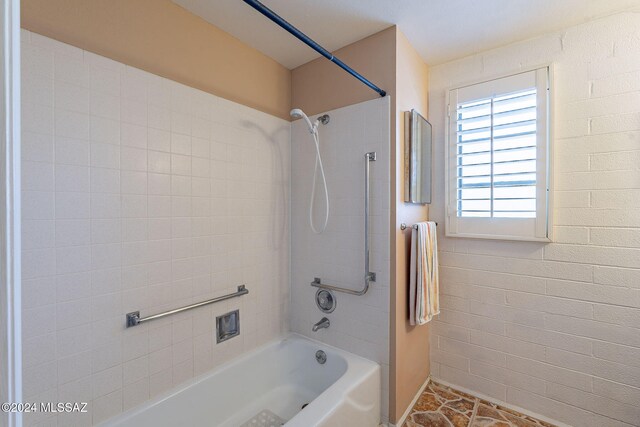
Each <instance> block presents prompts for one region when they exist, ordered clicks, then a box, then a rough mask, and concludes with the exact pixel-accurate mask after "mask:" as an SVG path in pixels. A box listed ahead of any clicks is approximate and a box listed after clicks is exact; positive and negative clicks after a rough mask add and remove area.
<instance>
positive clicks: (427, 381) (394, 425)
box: [389, 375, 431, 427]
mask: <svg viewBox="0 0 640 427" xmlns="http://www.w3.org/2000/svg"><path fill="white" fill-rule="evenodd" d="M429 381H431V375H429V376H428V377H427V379H426V380H425V382H424V384H422V385H421V386H420V389H418V392H417V393H416V395H415V396H414V397H413V400H412V401H411V403H410V404H409V406H407V409H406V410H405V411H404V414H402V416H401V417H400V419H399V420H398V423H397V424H391V423H389V427H396V426H401V425H403V424H404V422H405V421H406V420H407V417H408V416H409V414H410V413H411V410H412V409H413V407H414V406H415V404H416V402H417V401H418V399H419V398H420V395H422V393H423V392H424V389H425V388H427V385H429Z"/></svg>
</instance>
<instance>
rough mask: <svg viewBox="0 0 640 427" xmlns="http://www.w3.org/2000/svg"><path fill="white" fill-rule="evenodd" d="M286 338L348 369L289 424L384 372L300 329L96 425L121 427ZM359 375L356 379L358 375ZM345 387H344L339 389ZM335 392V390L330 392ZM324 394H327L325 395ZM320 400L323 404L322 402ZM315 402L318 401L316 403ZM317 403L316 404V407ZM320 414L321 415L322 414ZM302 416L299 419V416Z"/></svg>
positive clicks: (372, 362) (333, 407)
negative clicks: (328, 355)
mask: <svg viewBox="0 0 640 427" xmlns="http://www.w3.org/2000/svg"><path fill="white" fill-rule="evenodd" d="M285 341H303V342H307V343H311V344H313V345H317V346H320V347H319V348H318V349H319V350H323V349H329V350H330V351H331V352H335V353H337V354H339V355H341V356H343V357H344V359H345V361H346V363H347V368H346V370H345V371H344V372H343V373H342V374H341V375H340V376H339V377H338V378H337V379H336V380H335V381H334V382H333V383H331V385H329V387H327V388H326V389H325V390H324V391H323V392H322V393H320V394H319V395H318V396H317V397H316V398H315V399H313V400H312V401H311V402H309V405H308V406H307V407H306V408H305V410H307V411H306V412H305V413H304V414H303V415H305V416H304V417H298V416H299V415H301V414H302V411H299V412H298V413H297V414H296V415H294V416H293V418H291V419H290V420H288V421H287V423H289V422H291V421H294V422H296V423H297V422H299V421H302V420H304V418H309V417H310V415H308V414H310V413H311V412H316V411H313V410H314V409H316V408H318V406H319V405H320V404H321V403H322V404H324V405H327V406H329V405H330V409H335V407H336V405H337V404H338V403H339V402H340V401H341V400H342V399H343V398H344V397H345V395H346V394H348V392H349V391H351V390H353V389H354V388H355V387H357V386H358V385H359V384H360V383H361V382H362V381H364V379H365V376H366V375H371V374H373V373H375V372H380V373H381V367H380V364H378V363H377V362H375V361H373V360H369V359H367V358H365V357H362V356H359V355H357V354H354V353H351V352H349V351H347V350H344V349H341V348H338V347H335V346H333V345H330V344H326V343H323V342H322V341H318V340H316V339H313V338H309V337H307V336H306V335H302V334H299V333H297V332H288V333H286V334H281V335H279V336H278V337H275V338H273V339H272V340H270V341H268V342H266V343H264V344H262V345H259V346H257V347H255V348H254V349H252V350H251V351H249V352H247V353H244V354H241V355H240V356H238V357H236V358H234V359H231V360H228V361H226V362H224V363H222V364H221V365H220V366H217V367H216V368H214V369H212V370H210V371H207V372H204V373H202V374H199V375H198V376H195V377H193V378H191V379H189V380H187V381H185V382H183V383H181V384H180V385H178V387H172V388H171V389H169V390H167V391H165V392H163V393H160V394H159V395H158V396H156V397H154V398H152V399H149V400H146V401H145V402H144V403H142V404H141V405H137V406H134V407H132V408H130V409H127V410H126V411H123V412H121V413H120V414H118V415H116V416H114V417H111V418H108V419H106V420H104V421H101V422H100V423H98V424H96V426H97V427H109V426H117V425H118V424H117V423H118V422H123V421H126V420H127V419H129V418H132V417H134V416H136V415H139V414H141V413H143V412H145V411H147V410H150V409H152V408H153V407H154V406H157V405H159V404H161V403H163V402H165V401H166V400H168V399H171V398H172V397H174V396H176V395H178V394H180V393H182V392H184V391H185V390H187V389H188V388H191V387H194V386H196V385H197V384H200V383H201V382H204V381H206V380H207V379H208V378H210V377H212V376H214V375H216V374H218V373H219V372H220V371H223V370H225V369H229V368H230V367H232V366H234V365H236V364H240V363H242V362H244V361H246V360H247V359H250V358H251V357H252V356H254V355H255V354H256V353H260V352H261V351H264V350H266V349H268V348H269V347H273V346H276V345H278V343H282V342H285ZM354 377H355V378H354ZM357 377H362V378H360V381H355V379H356V378H357ZM349 379H350V380H352V381H351V382H347V380H349ZM338 389H341V390H338ZM330 392H332V393H330ZM323 396H324V397H323ZM318 401H319V403H318ZM314 402H316V404H315V405H313V404H314ZM312 405H313V406H312ZM330 414H331V411H329V412H325V413H323V415H324V416H323V417H321V418H318V419H317V420H318V421H321V419H322V418H325V417H326V416H328V415H330ZM318 415H319V414H318ZM296 418H299V419H296Z"/></svg>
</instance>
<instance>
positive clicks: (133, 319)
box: [127, 285, 249, 328]
mask: <svg viewBox="0 0 640 427" xmlns="http://www.w3.org/2000/svg"><path fill="white" fill-rule="evenodd" d="M248 293H249V290H248V289H247V288H246V287H245V286H244V285H240V286H238V290H237V291H236V292H234V293H232V294H227V295H222V296H220V297H217V298H212V299H208V300H206V301H201V302H197V303H195V304H191V305H185V306H184V307H180V308H176V309H174V310H169V311H165V312H164V313H158V314H154V315H152V316H147V317H140V312H139V311H132V312H131V313H127V328H130V327H132V326H138V325H139V324H140V323H143V322H148V321H150V320H156V319H160V318H162V317H165V316H169V315H171V314H176V313H181V312H183V311H187V310H191V309H192V308H198V307H202V306H203V305H209V304H213V303H214V302H220V301H224V300H228V299H231V298H235V297H240V296H242V295H246V294H248Z"/></svg>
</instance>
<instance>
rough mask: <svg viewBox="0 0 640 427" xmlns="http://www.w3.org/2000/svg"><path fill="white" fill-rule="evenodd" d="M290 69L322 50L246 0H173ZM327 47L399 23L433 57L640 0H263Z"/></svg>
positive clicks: (452, 54) (455, 54) (532, 33)
mask: <svg viewBox="0 0 640 427" xmlns="http://www.w3.org/2000/svg"><path fill="white" fill-rule="evenodd" d="M173 1H174V2H175V3H177V4H179V5H181V6H183V7H184V8H186V9H188V10H189V11H191V12H192V13H194V14H196V15H199V16H200V17H202V18H204V19H205V20H207V21H209V22H210V23H212V24H213V25H215V26H216V27H218V28H221V29H222V30H224V31H226V32H228V33H230V34H232V35H233V36H235V37H237V38H238V39H240V40H242V41H243V42H245V43H247V44H248V45H250V46H253V47H254V48H256V49H258V50H259V51H261V52H263V53H264V54H266V55H268V56H270V57H271V58H273V59H275V60H276V61H278V62H279V63H280V64H282V65H284V66H285V67H287V68H289V69H292V68H295V67H297V66H299V65H302V64H304V63H306V62H308V61H310V60H312V59H315V58H317V57H318V56H319V55H318V54H316V53H315V52H314V51H312V50H311V49H310V48H309V47H307V46H306V45H304V44H303V43H302V42H300V41H299V40H297V39H295V38H294V37H293V36H292V35H290V34H289V33H287V32H286V31H284V30H283V29H281V28H280V27H278V26H277V25H276V24H274V23H273V22H271V21H270V20H268V19H267V18H266V17H264V16H263V15H261V14H260V13H258V12H257V11H256V10H254V9H253V8H252V7H250V6H248V5H247V4H245V3H244V2H243V1H242V0H173ZM263 3H264V4H265V5H266V6H267V7H269V8H270V9H272V10H273V11H274V12H276V13H277V14H279V15H280V16H282V17H283V18H284V19H286V20H287V21H289V22H290V23H291V24H293V25H294V26H295V27H297V28H298V29H299V30H300V31H302V32H304V33H306V34H307V35H308V36H309V37H311V38H312V39H314V40H315V41H316V42H318V43H320V44H321V45H322V46H323V47H325V48H326V49H328V50H329V51H333V50H336V49H339V48H341V47H343V46H346V45H348V44H350V43H353V42H355V41H357V40H360V39H362V38H364V37H367V36H369V35H371V34H375V33H376V32H378V31H381V30H383V29H385V28H387V27H389V26H390V25H393V24H396V25H398V27H399V28H400V30H401V31H402V32H403V33H404V34H405V35H406V36H407V38H408V39H409V41H410V42H411V43H412V44H413V46H414V47H415V48H416V50H417V51H418V52H419V53H420V55H421V56H422V58H423V59H424V61H425V62H426V63H427V64H429V65H436V64H439V63H443V62H446V61H449V60H452V59H456V58H461V57H463V56H466V55H470V54H473V53H475V52H480V51H484V50H487V49H491V48H495V47H498V46H502V45H505V44H509V43H513V42H516V41H519V40H524V39H527V38H530V37H535V36H537V35H541V34H544V33H547V32H550V31H553V30H558V29H561V28H566V27H568V26H571V25H575V24H578V23H581V22H585V21H588V20H590V19H592V18H594V17H596V16H601V15H606V14H610V13H614V12H617V11H620V10H625V9H628V8H630V7H632V6H638V5H640V0H263Z"/></svg>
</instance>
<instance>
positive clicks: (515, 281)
mask: <svg viewBox="0 0 640 427" xmlns="http://www.w3.org/2000/svg"><path fill="white" fill-rule="evenodd" d="M634 12H635V13H634ZM634 12H628V13H621V14H617V15H613V16H609V17H606V18H602V19H598V20H595V21H591V22H589V23H585V24H582V25H578V26H575V27H571V28H569V29H566V30H563V31H560V32H557V33H554V34H549V35H547V36H544V37H539V38H536V39H532V40H528V41H525V42H522V43H517V44H513V45H510V46H506V47H502V48H498V49H495V50H491V51H488V52H484V53H480V54H477V55H474V56H471V57H467V58H463V59H460V60H457V61H453V62H450V63H446V64H443V65H438V66H435V67H432V68H431V72H430V120H431V121H432V122H433V124H434V138H435V141H436V143H435V147H436V154H435V158H436V159H444V151H443V150H444V147H445V135H444V129H445V114H446V100H445V94H446V91H447V90H448V89H449V88H451V87H456V86H459V85H460V84H464V83H468V82H469V81H471V80H477V79H482V78H487V79H489V78H493V77H496V76H498V75H503V74H506V73H512V72H514V71H518V70H519V69H522V68H527V67H534V66H539V65H541V64H546V63H552V64H554V68H555V75H554V77H555V94H554V97H555V100H554V102H553V107H554V110H555V113H554V123H553V130H554V133H555V139H554V141H553V143H554V154H555V168H554V173H555V175H554V179H555V209H554V215H555V224H556V226H555V229H554V232H555V241H554V243H551V244H546V245H545V244H538V243H517V242H500V241H489V240H465V239H447V238H446V237H445V236H444V235H443V234H444V233H442V231H443V230H442V229H439V231H440V235H439V239H440V241H439V243H438V245H439V248H440V262H441V267H440V278H441V282H442V283H441V288H440V290H441V308H442V314H441V315H440V316H439V317H438V318H437V319H436V321H435V322H434V325H433V329H432V331H433V335H432V366H431V370H432V376H433V377H435V378H439V379H442V380H444V381H446V382H449V383H453V384H456V385H458V386H461V387H464V388H467V389H470V390H475V391H477V392H480V393H483V394H485V395H488V396H490V397H492V398H494V399H499V400H501V401H504V402H507V403H509V404H512V405H516V406H519V407H521V408H525V409H528V410H530V411H534V412H537V413H539V414H542V415H544V416H546V417H549V418H551V419H555V420H557V421H560V422H564V423H566V424H569V425H574V426H580V427H602V426H620V427H622V426H626V427H629V426H639V425H640V364H639V363H638V360H640V320H639V319H640V202H639V200H640V190H639V187H640V169H639V168H638V160H639V159H640V83H639V82H640V14H639V13H637V12H638V10H636V11H634ZM442 165H443V163H442V162H439V161H436V162H435V163H434V168H435V173H434V178H435V180H434V195H435V197H434V204H433V205H432V209H431V214H432V217H433V218H434V219H435V220H436V221H441V222H442V223H444V180H443V177H444V171H443V167H442Z"/></svg>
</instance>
